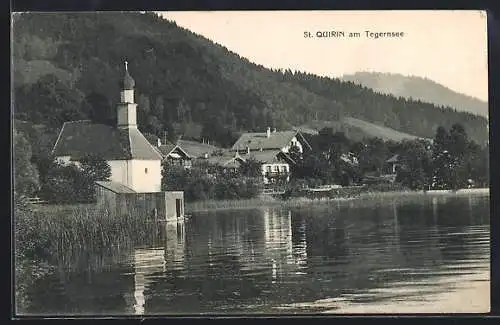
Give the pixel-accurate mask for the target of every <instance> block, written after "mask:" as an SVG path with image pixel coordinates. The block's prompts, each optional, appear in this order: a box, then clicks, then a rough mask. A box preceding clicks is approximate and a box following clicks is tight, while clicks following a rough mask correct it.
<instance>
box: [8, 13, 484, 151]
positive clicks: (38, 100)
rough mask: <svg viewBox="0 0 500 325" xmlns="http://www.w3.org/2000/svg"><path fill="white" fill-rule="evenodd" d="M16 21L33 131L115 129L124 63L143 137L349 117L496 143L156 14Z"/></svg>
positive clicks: (465, 120) (460, 119)
mask: <svg viewBox="0 0 500 325" xmlns="http://www.w3.org/2000/svg"><path fill="white" fill-rule="evenodd" d="M16 16H17V17H16V19H14V28H13V33H14V35H15V37H14V38H13V41H14V44H13V52H14V67H16V62H17V63H18V62H24V63H23V64H24V65H23V66H25V67H26V66H28V67H33V68H34V69H40V71H41V70H43V69H44V70H43V71H45V72H43V71H42V72H43V73H42V74H41V73H40V71H34V70H33V71H27V70H24V71H17V74H18V75H19V74H21V75H23V79H22V80H21V79H18V78H16V76H15V77H14V78H15V79H18V81H19V80H20V81H21V82H17V83H16V82H15V83H14V84H15V89H14V92H15V93H14V98H15V101H14V105H13V106H14V113H15V118H17V119H21V120H28V121H32V122H34V123H35V124H40V123H43V124H48V125H51V126H52V127H53V128H57V127H59V126H60V125H61V124H62V122H64V121H67V120H71V119H85V118H92V119H95V120H104V121H107V122H109V121H112V120H113V119H116V109H115V104H114V103H116V102H118V100H119V98H118V97H119V86H118V80H119V79H120V78H121V75H122V74H123V69H124V67H123V61H124V59H125V58H126V59H127V61H129V70H130V72H131V74H132V75H133V77H134V79H135V81H136V102H137V103H138V124H139V127H140V128H141V130H144V131H145V132H148V133H153V134H157V135H162V132H163V131H166V132H167V133H168V134H169V136H170V137H171V138H176V137H177V136H178V135H179V134H184V135H186V134H187V133H189V134H190V136H189V138H193V139H200V138H205V139H210V140H211V142H212V141H214V142H217V143H218V144H220V145H222V146H230V145H231V144H232V142H234V141H235V138H237V136H238V132H241V131H251V130H265V128H266V127H268V126H273V127H276V128H278V129H290V128H292V127H293V126H298V125H304V124H307V123H308V122H310V121H313V120H315V119H316V120H322V121H341V120H342V118H343V117H344V116H345V117H351V118H355V119H358V120H362V121H365V122H367V123H372V124H374V125H378V126H383V127H386V128H391V129H393V130H395V131H398V132H404V133H407V134H411V135H414V136H417V137H427V138H429V137H433V135H434V133H435V130H436V128H437V127H438V126H440V125H442V126H444V127H445V128H449V127H450V126H451V125H452V124H454V123H462V124H463V125H464V126H465V127H466V129H467V131H468V132H469V133H470V136H471V138H473V139H475V140H476V141H477V142H479V143H482V142H484V141H486V140H487V137H488V133H487V129H486V124H487V120H486V119H484V118H481V117H476V116H473V115H470V114H467V113H462V112H455V111H454V110H453V109H449V108H439V107H436V106H434V105H432V104H427V103H423V102H420V101H415V100H405V99H401V98H395V97H394V96H388V95H381V94H377V93H375V92H373V91H371V90H369V89H367V88H366V87H361V86H357V85H354V84H353V83H349V82H342V81H340V80H339V79H332V78H325V77H319V76H316V75H312V74H308V73H303V72H295V73H292V72H291V71H290V70H273V69H267V68H264V67H263V66H262V65H258V64H254V63H251V62H250V61H249V60H248V59H246V58H243V57H240V56H239V55H237V54H236V53H234V52H231V51H229V50H228V49H227V48H225V47H224V46H222V45H219V44H215V43H214V42H212V41H210V40H209V39H207V38H204V37H202V36H200V35H197V34H195V33H193V32H191V31H189V30H187V29H184V28H181V27H179V26H177V25H176V24H175V23H174V22H171V21H168V20H165V19H163V18H161V17H158V16H157V15H154V14H150V13H147V14H140V13H112V12H109V13H108V12H106V13H78V14H75V13H25V14H21V15H16ZM33 61H35V62H38V63H39V64H33ZM42 63H43V64H42ZM17 66H21V65H19V64H17ZM18 70H19V69H18ZM21 70H22V69H21ZM47 71H49V72H50V71H52V72H51V73H48V72H47ZM23 80H24V81H23ZM14 81H16V80H14ZM367 136H368V135H367Z"/></svg>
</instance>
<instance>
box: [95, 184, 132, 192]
mask: <svg viewBox="0 0 500 325" xmlns="http://www.w3.org/2000/svg"><path fill="white" fill-rule="evenodd" d="M95 183H96V184H97V185H99V186H101V187H104V188H105V189H107V190H110V191H111V192H115V193H136V192H135V191H134V190H133V189H131V188H130V187H128V186H125V185H123V184H120V183H117V182H104V181H97V182H95Z"/></svg>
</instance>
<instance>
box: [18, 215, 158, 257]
mask: <svg viewBox="0 0 500 325" xmlns="http://www.w3.org/2000/svg"><path fill="white" fill-rule="evenodd" d="M15 223H16V233H15V239H16V241H15V244H16V253H19V254H20V255H21V256H24V257H26V258H29V259H33V258H41V259H46V260H48V261H50V262H52V263H58V264H61V263H62V264H63V265H65V266H70V265H69V264H71V262H72V261H75V260H78V258H76V257H78V256H85V255H86V256H94V255H97V256H99V255H103V254H105V255H109V254H111V255H116V254H115V253H113V252H118V251H123V250H128V249H131V248H132V247H133V246H134V245H137V244H143V243H146V242H147V243H151V242H154V241H156V240H159V238H160V234H161V231H162V230H161V226H160V224H159V223H156V222H153V220H152V219H151V218H150V217H148V216H144V215H141V214H139V213H137V211H131V212H130V213H129V214H126V215H122V216H116V215H113V214H111V213H109V212H108V211H106V210H103V209H100V208H98V207H96V206H91V205H76V206H47V207H43V208H40V209H35V210H30V209H28V210H23V211H17V213H16V215H15ZM77 264H80V263H77Z"/></svg>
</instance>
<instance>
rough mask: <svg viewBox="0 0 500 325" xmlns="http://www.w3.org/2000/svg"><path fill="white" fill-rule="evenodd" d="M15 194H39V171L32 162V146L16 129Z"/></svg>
mask: <svg viewBox="0 0 500 325" xmlns="http://www.w3.org/2000/svg"><path fill="white" fill-rule="evenodd" d="M13 140H14V193H15V194H16V196H17V195H23V196H31V195H34V194H35V193H37V192H38V190H39V187H40V183H39V177H38V171H37V169H36V167H35V166H34V165H33V163H32V162H31V146H30V144H29V142H28V140H26V138H25V137H24V136H23V135H22V134H21V133H19V132H17V131H16V130H15V129H14V138H13Z"/></svg>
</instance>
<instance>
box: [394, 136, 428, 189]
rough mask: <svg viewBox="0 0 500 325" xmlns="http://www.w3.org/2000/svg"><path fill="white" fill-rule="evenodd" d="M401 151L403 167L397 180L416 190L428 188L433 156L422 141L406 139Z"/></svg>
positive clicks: (398, 173)
mask: <svg viewBox="0 0 500 325" xmlns="http://www.w3.org/2000/svg"><path fill="white" fill-rule="evenodd" d="M402 147H403V148H402V149H401V153H400V161H401V167H400V168H399V169H398V170H397V175H396V181H398V182H400V183H401V184H403V185H404V186H407V187H409V188H411V189H414V190H423V189H426V188H427V186H428V184H429V183H430V178H431V177H430V176H431V171H432V170H431V157H430V155H429V152H428V150H427V148H426V146H425V143H423V142H420V141H418V140H417V141H404V142H403V143H402Z"/></svg>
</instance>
